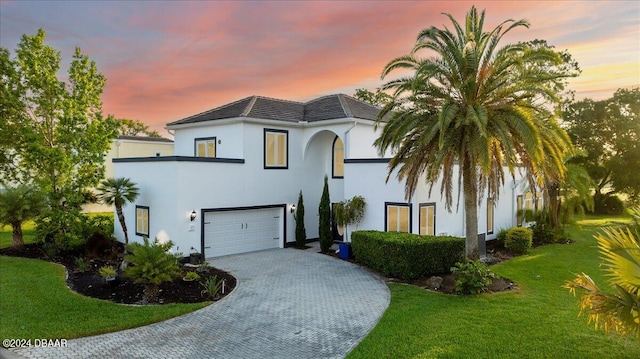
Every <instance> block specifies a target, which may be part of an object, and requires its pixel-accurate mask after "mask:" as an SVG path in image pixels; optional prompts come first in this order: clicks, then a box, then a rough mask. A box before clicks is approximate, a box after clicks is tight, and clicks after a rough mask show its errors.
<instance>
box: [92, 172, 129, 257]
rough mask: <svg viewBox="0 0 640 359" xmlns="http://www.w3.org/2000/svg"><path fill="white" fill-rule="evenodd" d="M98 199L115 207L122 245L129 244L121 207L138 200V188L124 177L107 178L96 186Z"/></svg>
mask: <svg viewBox="0 0 640 359" xmlns="http://www.w3.org/2000/svg"><path fill="white" fill-rule="evenodd" d="M98 192H99V194H98V199H99V200H100V201H101V202H102V203H104V204H106V205H108V206H112V205H115V206H116V213H117V214H118V221H120V225H121V226H122V231H123V232H124V244H125V245H126V244H129V235H128V234H127V223H126V222H125V220H124V214H123V213H122V206H124V205H125V204H127V203H131V202H133V201H135V200H136V198H138V187H137V186H136V184H135V183H133V182H132V181H131V180H130V179H128V178H125V177H119V178H107V179H105V180H104V181H102V182H101V183H100V185H99V186H98Z"/></svg>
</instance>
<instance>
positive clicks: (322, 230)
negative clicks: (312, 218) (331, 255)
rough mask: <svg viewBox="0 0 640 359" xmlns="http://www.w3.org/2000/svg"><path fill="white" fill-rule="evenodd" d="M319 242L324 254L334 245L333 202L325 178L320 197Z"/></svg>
mask: <svg viewBox="0 0 640 359" xmlns="http://www.w3.org/2000/svg"><path fill="white" fill-rule="evenodd" d="M318 241H319V242H320V251H321V252H322V253H327V252H329V249H331V245H333V234H332V233H331V200H330V199H329V179H328V177H327V176H326V175H325V176H324V187H323V189H322V196H321V197H320V205H319V206H318Z"/></svg>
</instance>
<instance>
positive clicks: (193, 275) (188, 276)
mask: <svg viewBox="0 0 640 359" xmlns="http://www.w3.org/2000/svg"><path fill="white" fill-rule="evenodd" d="M183 279H184V280H186V281H194V280H198V279H200V275H199V274H198V273H196V272H187V273H186V274H185V275H184V277H183Z"/></svg>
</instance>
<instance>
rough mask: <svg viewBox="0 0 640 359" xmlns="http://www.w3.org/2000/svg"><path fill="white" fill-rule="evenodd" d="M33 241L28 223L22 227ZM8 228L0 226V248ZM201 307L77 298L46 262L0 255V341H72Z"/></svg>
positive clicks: (58, 270) (57, 268) (8, 235)
mask: <svg viewBox="0 0 640 359" xmlns="http://www.w3.org/2000/svg"><path fill="white" fill-rule="evenodd" d="M23 230H24V233H25V243H30V242H32V241H33V223H32V222H29V223H26V225H25V226H23ZM10 245H11V227H9V226H6V227H4V228H0V248H3V247H9V246H10ZM206 305H207V303H194V304H168V305H161V306H160V305H157V306H146V307H145V306H128V305H120V304H115V303H112V302H109V301H104V300H99V299H93V298H88V297H84V296H81V295H79V294H76V293H74V292H72V291H71V290H69V288H67V286H66V284H65V270H64V267H62V266H61V265H57V264H53V263H50V262H45V261H40V260H35V259H26V258H15V257H4V256H0V338H22V339H28V338H31V339H36V338H40V339H42V338H66V339H70V338H78V337H84V336H88V335H95V334H100V333H107V332H113V331H117V330H123V329H127V328H133V327H138V326H142V325H147V324H150V323H154V322H158V321H162V320H165V319H169V318H172V317H175V316H178V315H181V314H185V313H188V312H191V311H194V310H196V309H199V308H202V307H204V306H206Z"/></svg>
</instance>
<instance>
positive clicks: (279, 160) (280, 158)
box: [264, 129, 289, 168]
mask: <svg viewBox="0 0 640 359" xmlns="http://www.w3.org/2000/svg"><path fill="white" fill-rule="evenodd" d="M288 137H289V132H288V131H285V130H271V129H265V130H264V168H287V167H288V165H289V161H288V157H289V153H288V147H289V146H288V142H289V139H288Z"/></svg>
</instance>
